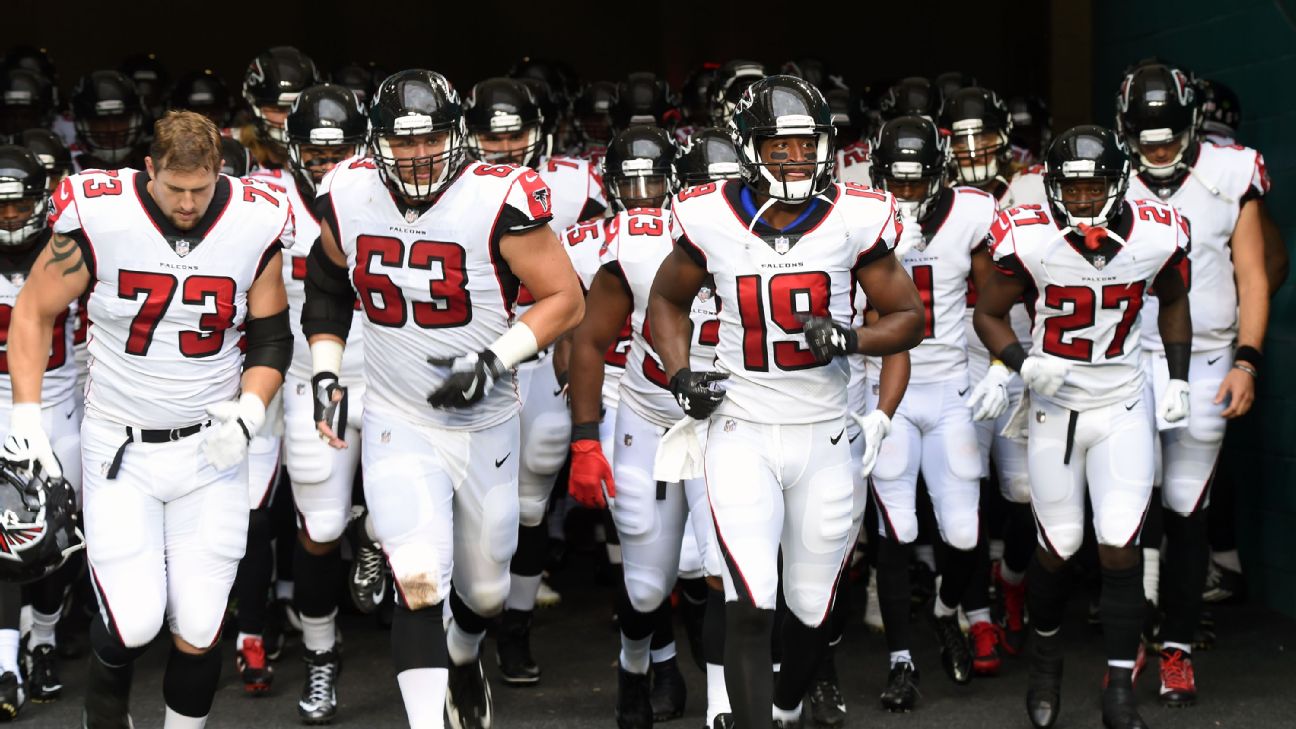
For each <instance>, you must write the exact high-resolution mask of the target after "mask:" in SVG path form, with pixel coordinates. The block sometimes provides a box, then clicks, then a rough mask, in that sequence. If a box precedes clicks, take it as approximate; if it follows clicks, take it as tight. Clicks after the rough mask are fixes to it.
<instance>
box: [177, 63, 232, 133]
mask: <svg viewBox="0 0 1296 729" xmlns="http://www.w3.org/2000/svg"><path fill="white" fill-rule="evenodd" d="M167 108H168V109H188V110H189V111H196V112H198V113H199V114H202V115H203V116H205V117H207V118H208V119H211V120H212V123H213V124H215V125H216V127H217V128H218V129H220V130H221V133H222V134H226V133H227V129H226V127H228V126H229V124H230V120H231V118H232V117H233V115H234V114H233V111H234V110H233V107H232V106H231V105H230V93H229V87H228V86H226V85H225V82H224V81H223V80H222V79H221V77H220V76H217V75H216V74H215V73H212V71H211V70H210V69H204V70H202V71H191V72H189V73H186V74H185V75H183V76H181V77H180V78H178V79H176V82H175V85H174V86H172V87H171V93H170V96H169V98H168V100H167Z"/></svg>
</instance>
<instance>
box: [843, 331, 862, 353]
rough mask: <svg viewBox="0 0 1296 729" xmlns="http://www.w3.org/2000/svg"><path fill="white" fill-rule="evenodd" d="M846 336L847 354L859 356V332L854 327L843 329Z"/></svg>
mask: <svg viewBox="0 0 1296 729" xmlns="http://www.w3.org/2000/svg"><path fill="white" fill-rule="evenodd" d="M842 331H843V332H844V333H845V334H846V354H859V353H860V351H859V332H857V331H855V329H854V327H842Z"/></svg>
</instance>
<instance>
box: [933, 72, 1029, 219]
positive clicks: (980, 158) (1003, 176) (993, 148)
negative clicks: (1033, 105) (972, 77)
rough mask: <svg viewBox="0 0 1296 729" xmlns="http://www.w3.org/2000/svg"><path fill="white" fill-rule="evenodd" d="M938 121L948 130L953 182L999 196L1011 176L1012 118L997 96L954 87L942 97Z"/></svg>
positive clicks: (987, 90) (1006, 187) (983, 90)
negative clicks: (1010, 140) (942, 101)
mask: <svg viewBox="0 0 1296 729" xmlns="http://www.w3.org/2000/svg"><path fill="white" fill-rule="evenodd" d="M939 123H940V127H941V129H944V130H946V131H947V132H948V133H949V147H950V157H951V161H950V168H951V169H952V170H953V171H954V180H953V182H954V184H958V185H965V186H968V187H975V188H977V189H978V190H981V191H983V192H987V193H989V194H990V195H991V196H993V197H994V199H995V200H996V201H998V200H1000V199H1001V198H1003V197H1004V195H1005V194H1007V192H1008V178H1009V177H1011V176H1012V170H1011V169H1010V165H1011V163H1012V151H1011V150H1012V148H1011V145H1010V144H1009V138H1010V135H1011V134H1012V120H1011V119H1010V118H1009V117H1008V107H1007V106H1006V105H1005V104H1004V103H1003V101H1002V100H1001V99H1000V98H999V95H998V94H996V93H995V92H993V91H990V90H989V89H983V88H981V87H979V86H970V87H967V88H962V89H958V90H957V91H955V92H954V93H953V94H952V95H950V96H948V97H946V99H945V104H944V105H943V106H942V107H941V112H940V119H939ZM1001 207H1012V205H1011V203H1010V204H1007V205H1002V206H1001Z"/></svg>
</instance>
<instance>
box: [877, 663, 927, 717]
mask: <svg viewBox="0 0 1296 729" xmlns="http://www.w3.org/2000/svg"><path fill="white" fill-rule="evenodd" d="M918 696H919V692H918V669H917V668H914V664H912V663H910V662H908V661H903V662H901V663H897V664H895V665H894V666H892V667H891V672H890V673H889V674H887V687H886V688H885V689H883V691H882V708H884V709H886V710H887V711H890V712H906V711H912V710H913V707H914V704H916V703H918Z"/></svg>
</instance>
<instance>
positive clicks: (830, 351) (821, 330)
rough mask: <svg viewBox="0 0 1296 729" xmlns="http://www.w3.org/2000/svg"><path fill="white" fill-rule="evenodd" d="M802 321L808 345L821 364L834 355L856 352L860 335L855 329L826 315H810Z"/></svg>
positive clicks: (839, 355) (827, 361) (830, 359)
mask: <svg viewBox="0 0 1296 729" xmlns="http://www.w3.org/2000/svg"><path fill="white" fill-rule="evenodd" d="M801 321H802V324H803V325H804V331H805V338H806V345H808V346H809V347H810V353H811V354H813V355H814V358H815V360H816V361H817V362H819V364H828V363H829V362H831V361H832V359H833V357H841V356H844V355H847V354H855V348H856V346H857V345H858V342H859V337H858V336H857V335H856V334H855V330H854V329H851V328H850V327H844V326H842V325H840V324H838V323H837V322H835V321H833V320H832V319H829V318H828V317H826V316H808V317H805V318H804V319H802V320H801Z"/></svg>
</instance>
